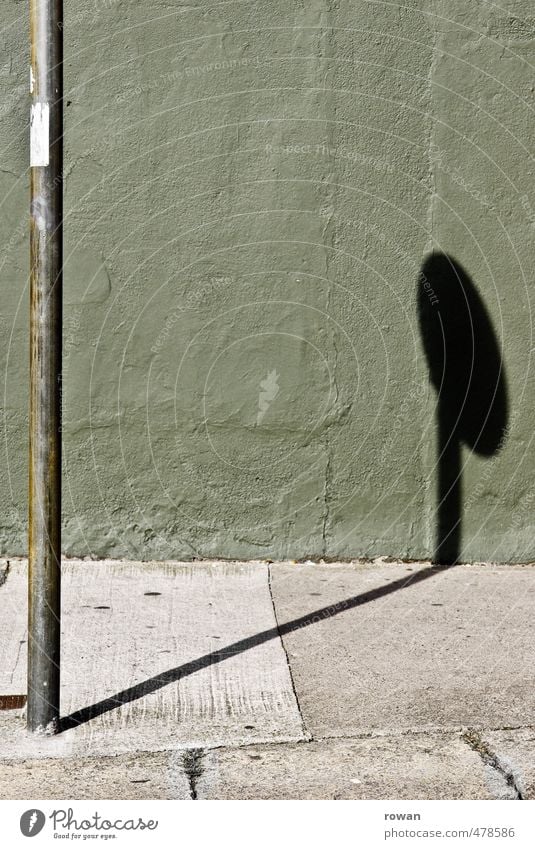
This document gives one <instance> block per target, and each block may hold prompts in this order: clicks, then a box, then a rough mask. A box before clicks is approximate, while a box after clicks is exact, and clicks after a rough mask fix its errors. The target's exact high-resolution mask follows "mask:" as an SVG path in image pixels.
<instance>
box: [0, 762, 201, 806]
mask: <svg viewBox="0 0 535 849" xmlns="http://www.w3.org/2000/svg"><path fill="white" fill-rule="evenodd" d="M183 754H184V753H183V752H137V753H135V754H131V755H116V756H115V757H113V756H112V757H89V758H88V757H85V758H84V757H78V758H75V759H61V758H34V759H27V760H23V761H20V760H14V761H0V798H2V799H58V800H59V799H191V787H190V781H189V778H188V775H187V773H186V771H185V769H184V765H183Z"/></svg>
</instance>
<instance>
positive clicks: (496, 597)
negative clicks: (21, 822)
mask: <svg viewBox="0 0 535 849" xmlns="http://www.w3.org/2000/svg"><path fill="white" fill-rule="evenodd" d="M534 613H535V568H534V567H532V566H494V565H476V566H456V567H452V568H450V569H440V568H432V567H430V566H429V564H417V563H412V564H403V563H392V562H385V561H382V560H378V561H375V562H373V563H366V564H363V563H349V564H348V563H346V564H323V563H321V564H289V563H280V564H279V563H274V564H269V565H268V564H266V563H263V562H261V563H260V562H259V563H226V562H210V563H126V562H114V561H99V562H88V561H65V562H64V565H63V646H62V651H63V660H62V676H63V681H62V714H63V726H64V731H63V732H62V733H61V734H60V735H58V736H57V737H54V738H34V737H30V736H28V735H27V734H26V732H25V730H24V716H23V714H24V711H23V710H20V709H19V710H3V711H1V712H0V760H1V762H2V769H1V773H0V797H2V798H22V799H29V798H35V799H47V798H57V799H60V798H65V799H72V798H74V799H83V798H111V799H117V798H124V799H135V798H147V799H154V798H169V799H171V798H174V799H189V798H199V799H200V798H212V799H218V798H219V799H222V798H238V799H240V798H283V799H284V798H298V799H299V798H303V799H304V798H340V799H350V798H370V799H377V798H416V799H418V798H451V799H453V798H459V799H489V798H505V799H521V798H535V688H534V686H533V685H534V681H533V679H534V672H535V644H534V640H533V636H532V630H533V629H532V622H533V615H534ZM26 640H27V633H26V563H25V562H24V561H21V560H12V561H9V562H8V561H5V562H3V564H0V645H1V649H0V651H1V652H2V654H3V658H2V661H3V662H2V664H1V667H0V695H1V694H4V695H18V694H24V693H25V692H26V683H25V674H26Z"/></svg>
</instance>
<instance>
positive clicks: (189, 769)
mask: <svg viewBox="0 0 535 849" xmlns="http://www.w3.org/2000/svg"><path fill="white" fill-rule="evenodd" d="M204 754H205V752H204V749H187V750H186V751H185V752H184V754H183V755H182V766H183V767H184V772H185V774H186V778H187V779H188V782H189V791H190V795H191V798H192V799H193V800H194V801H196V800H197V799H198V795H197V782H198V780H199V778H200V777H201V775H202V774H203V772H204V766H203V759H204Z"/></svg>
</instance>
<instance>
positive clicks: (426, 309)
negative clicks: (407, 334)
mask: <svg viewBox="0 0 535 849" xmlns="http://www.w3.org/2000/svg"><path fill="white" fill-rule="evenodd" d="M418 313H419V320H420V328H421V334H422V341H423V346H424V350H425V354H426V357H427V363H428V366H429V374H430V379H431V382H432V383H433V385H434V387H435V389H436V391H437V394H438V404H439V415H440V416H441V417H442V418H443V419H446V421H447V423H448V428H449V432H450V433H449V435H450V438H452V439H457V440H459V441H461V442H464V443H465V444H466V445H467V446H468V448H470V450H471V451H474V452H476V453H477V454H480V455H482V456H485V457H489V456H491V455H492V454H494V453H496V452H497V451H498V450H499V448H500V446H501V444H502V441H503V439H504V437H505V431H506V427H507V406H508V405H507V389H506V380H505V372H504V367H503V357H502V353H501V350H500V346H499V343H498V340H497V338H496V335H495V333H494V329H493V327H492V322H491V320H490V318H489V315H488V313H487V310H486V308H485V305H484V304H483V301H482V300H481V297H480V295H479V293H478V291H477V289H476V288H475V286H474V283H473V282H472V280H471V279H470V277H469V275H468V274H467V272H466V271H465V270H464V269H463V267H462V266H461V265H460V264H459V263H458V262H456V261H455V260H454V259H452V257H450V256H448V255H447V254H442V253H441V254H432V255H431V256H429V257H428V258H427V259H426V261H425V263H424V265H423V266H422V270H421V274H420V279H419V281H418ZM443 424H444V422H443Z"/></svg>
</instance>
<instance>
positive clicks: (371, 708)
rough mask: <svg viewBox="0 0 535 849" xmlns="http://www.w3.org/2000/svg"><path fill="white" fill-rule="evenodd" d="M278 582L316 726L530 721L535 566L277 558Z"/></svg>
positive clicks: (295, 666) (304, 705)
mask: <svg viewBox="0 0 535 849" xmlns="http://www.w3.org/2000/svg"><path fill="white" fill-rule="evenodd" d="M271 589H272V595H273V600H274V604H275V608H276V611H277V618H278V622H279V627H280V631H281V633H282V635H283V641H284V645H285V648H286V652H287V655H288V660H289V663H290V667H291V669H292V675H293V680H294V686H295V689H296V693H297V697H298V701H299V705H300V708H301V713H302V716H303V720H304V723H305V727H306V729H307V731H308V732H309V733H311V735H312V736H313V737H327V736H332V735H340V736H353V735H358V734H362V733H366V732H369V731H373V730H381V731H383V732H388V731H393V732H399V731H406V730H415V729H417V730H433V729H452V730H453V729H461V728H463V727H467V726H474V727H479V728H503V727H510V726H528V725H530V724H531V722H532V721H533V717H534V716H535V686H534V671H535V640H534V639H533V630H532V623H533V615H534V613H535V568H534V567H533V566H492V565H490V566H489V565H475V566H455V567H451V568H448V569H440V568H434V569H433V568H431V567H430V565H429V564H404V563H391V562H385V561H375V562H373V563H369V564H362V563H360V564H357V563H351V564H347V563H346V564H328V565H322V566H321V567H318V566H316V565H307V564H298V565H289V564H275V565H273V566H272V567H271Z"/></svg>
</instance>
